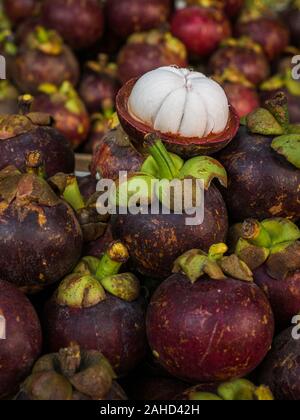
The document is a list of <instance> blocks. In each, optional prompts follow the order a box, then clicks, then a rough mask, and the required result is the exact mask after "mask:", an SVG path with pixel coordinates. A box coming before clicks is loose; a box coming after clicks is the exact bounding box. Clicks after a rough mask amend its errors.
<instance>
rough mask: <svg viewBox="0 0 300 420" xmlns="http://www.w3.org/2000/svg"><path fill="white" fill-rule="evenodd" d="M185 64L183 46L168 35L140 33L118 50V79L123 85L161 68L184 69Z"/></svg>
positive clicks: (185, 54)
mask: <svg viewBox="0 0 300 420" xmlns="http://www.w3.org/2000/svg"><path fill="white" fill-rule="evenodd" d="M137 57H138V59H137ZM187 64H188V63H187V52H186V48H185V46H184V45H183V44H182V42H180V41H179V40H178V39H176V38H174V37H173V36H172V35H171V34H170V33H168V32H162V31H157V30H153V31H150V32H142V33H137V34H134V35H132V36H131V37H130V38H129V39H128V41H127V44H126V45H125V46H124V47H123V48H122V49H121V50H120V52H119V55H118V60H117V65H118V77H119V79H120V80H121V82H122V83H123V84H124V83H126V82H128V81H129V80H131V79H133V78H135V77H141V76H142V75H143V74H145V73H147V72H149V71H151V70H154V69H156V68H158V67H161V66H170V65H176V66H179V67H185V66H187Z"/></svg>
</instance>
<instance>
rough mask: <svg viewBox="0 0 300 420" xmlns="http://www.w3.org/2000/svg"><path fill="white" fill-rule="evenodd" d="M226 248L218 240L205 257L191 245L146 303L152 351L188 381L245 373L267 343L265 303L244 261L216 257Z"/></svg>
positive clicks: (269, 317)
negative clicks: (147, 304) (168, 276)
mask: <svg viewBox="0 0 300 420" xmlns="http://www.w3.org/2000/svg"><path fill="white" fill-rule="evenodd" d="M226 250H227V247H226V246H225V248H224V249H223V245H222V244H220V245H218V246H216V247H212V248H211V249H210V252H209V256H206V254H204V253H202V252H201V251H197V250H193V251H189V252H188V253H186V254H184V255H183V256H182V257H181V258H179V259H178V260H177V262H176V264H175V267H174V272H176V273H177V274H174V275H172V276H171V277H170V278H168V279H167V280H166V281H164V282H163V283H162V284H161V285H160V286H159V288H158V289H157V290H156V292H155V293H154V295H153V297H152V300H151V303H150V306H149V308H148V314H147V334H148V340H149V343H150V347H151V349H152V351H153V354H154V356H155V357H156V358H157V359H158V361H159V363H160V364H161V365H162V366H163V367H164V368H165V369H166V370H167V371H168V372H169V373H170V374H171V375H174V376H176V377H177V378H180V379H183V380H186V381H188V382H191V383H201V382H222V381H228V380H231V379H234V378H240V377H242V376H244V375H247V374H249V373H250V372H251V371H253V370H254V369H255V368H256V367H257V366H258V365H259V364H260V363H261V361H262V360H263V359H264V357H265V356H266V354H267V352H268V351H269V349H270V346H271V344H272V339H273V333H274V319H273V313H272V310H271V307H270V304H269V302H268V300H267V298H266V297H265V295H264V293H263V292H262V291H261V290H260V289H259V288H258V287H257V286H256V285H254V284H253V283H251V281H253V279H252V280H251V276H252V273H251V271H250V272H249V269H248V267H247V266H245V265H243V264H241V261H239V260H238V258H237V257H235V256H232V257H227V258H225V259H224V258H222V255H223V252H224V251H225V252H226ZM236 270H237V271H236ZM225 272H226V275H227V276H225V274H224V273H225ZM183 273H186V275H185V274H183ZM205 273H209V274H205ZM237 273H238V274H237ZM200 276H202V277H201V278H199V277H200ZM210 276H211V277H213V278H214V280H213V279H212V278H210ZM234 276H235V277H238V278H239V279H240V280H235V279H234Z"/></svg>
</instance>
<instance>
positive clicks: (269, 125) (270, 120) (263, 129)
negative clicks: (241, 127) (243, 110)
mask: <svg viewBox="0 0 300 420" xmlns="http://www.w3.org/2000/svg"><path fill="white" fill-rule="evenodd" d="M247 127H248V129H249V131H250V132H251V133H253V134H261V135H263V136H281V135H282V134H284V133H285V131H284V128H283V127H282V126H281V125H280V124H279V122H278V121H277V120H276V118H275V117H274V116H273V115H272V114H271V112H269V111H268V110H267V109H265V108H258V109H256V110H255V111H253V112H251V113H250V114H249V115H248V116H247Z"/></svg>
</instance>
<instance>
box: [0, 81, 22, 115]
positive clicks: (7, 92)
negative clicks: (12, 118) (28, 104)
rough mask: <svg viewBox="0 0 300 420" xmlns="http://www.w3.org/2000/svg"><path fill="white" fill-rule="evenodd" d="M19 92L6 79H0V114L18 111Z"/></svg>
mask: <svg viewBox="0 0 300 420" xmlns="http://www.w3.org/2000/svg"><path fill="white" fill-rule="evenodd" d="M18 98H19V92H18V90H17V89H16V88H15V86H14V85H13V84H11V83H10V82H9V81H8V80H1V81H0V115H7V114H17V113H18Z"/></svg>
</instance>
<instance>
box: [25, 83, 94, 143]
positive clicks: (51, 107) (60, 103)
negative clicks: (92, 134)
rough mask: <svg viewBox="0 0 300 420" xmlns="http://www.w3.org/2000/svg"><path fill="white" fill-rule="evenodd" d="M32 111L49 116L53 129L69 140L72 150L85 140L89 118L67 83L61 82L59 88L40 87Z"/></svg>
mask: <svg viewBox="0 0 300 420" xmlns="http://www.w3.org/2000/svg"><path fill="white" fill-rule="evenodd" d="M32 110H33V111H39V112H46V113H47V114H50V115H51V116H52V117H53V118H54V121H55V124H54V126H55V128H56V129H57V130H58V131H59V132H61V133H62V134H63V135H64V136H65V137H66V138H67V139H68V140H69V142H70V145H71V146H72V147H73V149H76V148H77V147H79V146H80V145H81V144H82V143H84V142H85V141H86V140H87V137H88V134H89V130H90V117H89V114H88V112H87V110H86V107H85V105H84V103H83V102H82V100H81V99H80V98H79V95H78V93H77V92H76V90H75V89H74V88H73V86H72V85H71V84H70V83H69V82H63V83H62V85H61V86H59V87H57V86H55V85H53V84H49V83H45V84H42V85H40V86H39V94H37V95H36V96H35V98H34V102H33V105H32Z"/></svg>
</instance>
